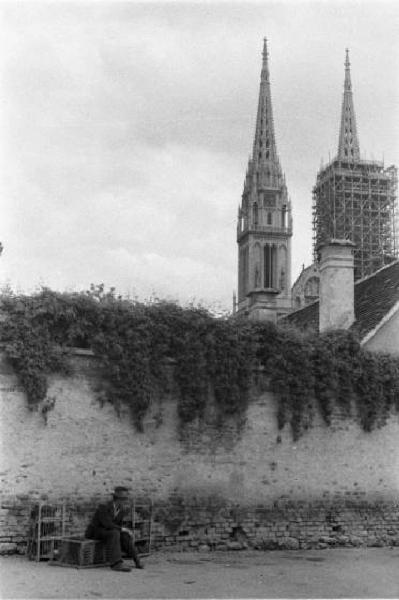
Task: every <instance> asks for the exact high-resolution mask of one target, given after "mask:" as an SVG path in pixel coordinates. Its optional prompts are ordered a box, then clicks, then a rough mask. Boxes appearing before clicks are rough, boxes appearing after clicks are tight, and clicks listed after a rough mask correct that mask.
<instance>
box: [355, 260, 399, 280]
mask: <svg viewBox="0 0 399 600" xmlns="http://www.w3.org/2000/svg"><path fill="white" fill-rule="evenodd" d="M396 264H399V258H396V259H395V260H393V261H392V262H390V263H388V264H387V265H384V266H383V267H380V268H379V269H378V270H377V271H374V273H370V275H365V276H364V277H362V279H358V280H357V281H355V286H356V285H358V284H359V283H362V282H363V281H367V279H370V277H374V276H375V275H377V273H380V272H381V271H383V270H384V269H388V268H389V267H392V266H394V265H396Z"/></svg>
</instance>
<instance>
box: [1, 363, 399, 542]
mask: <svg viewBox="0 0 399 600" xmlns="http://www.w3.org/2000/svg"><path fill="white" fill-rule="evenodd" d="M75 363H76V364H75V367H76V368H75V374H74V375H73V376H72V377H69V378H61V377H54V378H53V379H52V380H51V385H50V390H49V394H48V397H49V398H52V399H54V401H55V403H54V408H53V409H52V410H51V411H49V412H48V413H42V412H41V411H40V410H38V411H36V412H32V411H30V410H29V409H28V407H27V403H26V399H25V396H24V394H23V392H22V391H21V389H20V388H19V386H18V382H17V380H16V378H15V375H14V374H13V373H12V372H11V371H10V369H9V368H8V367H7V364H6V363H5V362H4V360H3V361H2V363H1V364H0V393H1V396H0V418H1V443H2V452H1V463H0V481H1V490H2V495H1V508H0V551H1V550H2V551H15V550H16V549H23V548H24V545H25V544H26V535H27V531H28V525H29V513H30V506H31V504H32V503H34V502H37V501H38V500H39V499H41V498H46V499H47V501H48V502H54V503H57V502H60V501H63V500H64V501H66V502H67V505H68V508H69V513H70V520H69V523H68V532H69V533H72V534H77V533H82V532H83V531H84V528H85V525H86V523H87V520H88V518H89V517H90V514H91V513H92V511H93V510H94V507H95V504H96V503H97V502H98V501H99V500H103V499H104V498H108V497H109V494H110V492H111V490H112V489H113V487H114V486H115V485H118V484H123V485H127V486H129V487H130V488H131V490H132V493H133V495H134V496H135V497H141V498H145V499H148V498H151V499H152V500H153V502H154V529H153V533H154V535H153V541H154V546H155V547H159V546H162V545H163V546H172V545H173V546H177V547H181V548H183V549H184V548H189V547H191V548H192V547H198V546H202V547H203V548H214V547H225V546H226V544H227V545H229V547H231V544H233V547H242V546H246V545H251V546H254V547H260V548H266V547H277V546H278V547H299V546H300V547H308V546H309V545H310V546H315V545H316V546H320V544H321V547H323V545H326V544H330V545H331V544H333V545H339V544H348V543H350V544H363V543H367V544H377V545H378V544H387V543H391V544H396V543H397V541H398V537H397V532H398V525H399V510H398V491H399V444H398V442H397V440H398V439H399V422H398V418H397V417H396V416H395V417H394V416H392V418H391V419H390V420H389V422H388V423H387V425H386V426H384V427H383V428H381V429H379V430H376V431H374V432H371V433H365V432H363V431H362V430H361V429H360V427H359V425H358V424H357V423H356V421H355V420H354V419H352V420H347V419H343V418H341V416H340V415H339V414H338V413H337V414H335V416H334V418H333V423H332V426H331V427H326V426H325V425H324V424H323V423H322V421H321V419H320V418H319V417H316V420H315V424H314V427H313V428H312V429H310V431H309V432H308V433H306V434H305V435H304V436H303V437H302V438H301V439H300V440H298V441H297V442H293V440H292V436H291V432H290V430H289V428H288V427H287V428H285V429H284V430H283V431H278V428H277V419H276V410H277V403H276V399H275V398H274V397H273V396H272V395H271V394H270V393H269V392H259V391H256V390H254V392H253V398H252V401H251V403H250V406H249V409H248V413H247V420H246V422H245V424H243V425H242V426H241V427H238V426H237V423H235V422H234V421H232V422H231V423H226V426H225V427H224V428H223V429H222V430H218V429H217V428H216V427H215V426H214V424H213V423H212V419H211V418H210V417H211V415H210V414H208V415H206V416H205V422H202V423H193V424H192V425H190V427H189V428H188V429H187V431H186V432H185V434H182V433H181V432H180V433H179V432H178V426H177V417H176V396H175V394H174V392H173V387H172V392H171V393H170V394H169V395H168V396H165V398H164V399H163V400H162V402H157V403H154V406H153V407H152V410H151V412H150V414H149V415H148V417H147V418H146V420H145V426H144V433H138V432H137V431H135V429H134V427H133V425H132V423H131V422H130V418H129V415H128V414H127V413H126V412H125V411H124V410H121V412H120V414H119V415H118V414H117V413H116V411H115V409H114V407H112V406H111V405H109V404H105V405H103V406H102V405H101V404H100V403H99V402H98V400H97V399H96V395H95V392H94V388H95V385H96V373H95V366H96V364H95V361H94V359H90V358H87V357H84V356H81V357H79V358H77V359H76V361H75Z"/></svg>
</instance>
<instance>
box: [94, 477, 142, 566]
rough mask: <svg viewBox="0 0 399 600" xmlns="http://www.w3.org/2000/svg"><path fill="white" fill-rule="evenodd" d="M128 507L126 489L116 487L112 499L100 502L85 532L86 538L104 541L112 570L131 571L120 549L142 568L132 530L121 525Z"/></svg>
mask: <svg viewBox="0 0 399 600" xmlns="http://www.w3.org/2000/svg"><path fill="white" fill-rule="evenodd" d="M129 507H130V503H129V492H128V489H127V488H125V487H121V486H118V487H116V488H115V490H114V493H113V500H112V501H111V502H108V503H107V504H100V506H99V507H98V508H97V510H96V512H95V513H94V515H93V518H92V520H91V523H90V525H89V526H88V527H87V529H86V533H85V536H86V537H87V538H91V539H96V540H104V541H105V542H106V545H107V556H108V559H109V561H110V563H111V569H113V570H114V571H131V568H130V567H129V566H127V565H126V564H124V562H123V560H122V550H123V551H124V552H125V553H126V554H127V555H128V556H129V558H133V560H134V563H135V565H136V567H137V568H138V569H142V568H143V566H142V564H141V563H140V559H139V557H138V554H137V551H136V548H135V546H134V541H133V532H132V531H130V529H127V528H126V527H123V517H124V516H126V514H127V512H128V509H129Z"/></svg>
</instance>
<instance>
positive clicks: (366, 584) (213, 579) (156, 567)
mask: <svg viewBox="0 0 399 600" xmlns="http://www.w3.org/2000/svg"><path fill="white" fill-rule="evenodd" d="M144 564H145V568H144V569H143V570H137V569H133V570H132V571H131V573H117V572H114V571H111V570H110V569H109V568H95V569H75V568H63V567H59V566H50V565H49V564H47V563H46V562H40V563H36V562H32V561H28V560H27V559H26V558H25V557H20V556H8V557H0V568H1V575H0V594H1V598H399V548H393V549H391V548H353V549H351V548H342V549H338V548H337V549H327V550H318V551H315V550H312V551H309V550H308V551H290V552H281V551H273V552H254V551H237V552H209V553H206V554H203V553H199V552H197V553H194V552H190V553H188V552H187V553H186V552H185V553H172V552H168V553H161V552H158V553H154V554H153V555H151V556H150V557H148V558H146V559H144Z"/></svg>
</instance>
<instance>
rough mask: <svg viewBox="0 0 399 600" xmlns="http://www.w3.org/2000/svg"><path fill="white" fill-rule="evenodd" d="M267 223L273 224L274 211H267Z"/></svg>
mask: <svg viewBox="0 0 399 600" xmlns="http://www.w3.org/2000/svg"><path fill="white" fill-rule="evenodd" d="M267 224H268V225H271V224H272V213H271V212H268V213H267Z"/></svg>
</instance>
